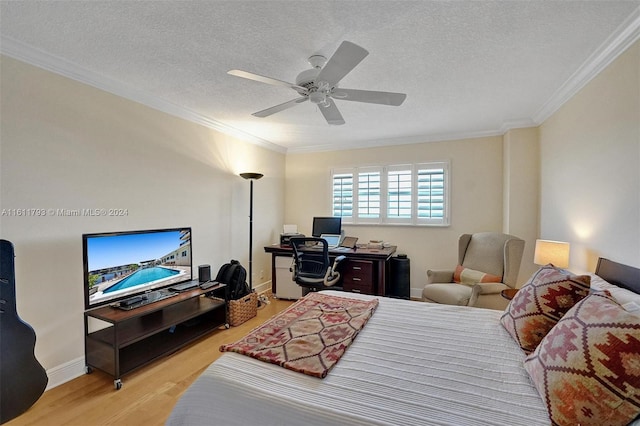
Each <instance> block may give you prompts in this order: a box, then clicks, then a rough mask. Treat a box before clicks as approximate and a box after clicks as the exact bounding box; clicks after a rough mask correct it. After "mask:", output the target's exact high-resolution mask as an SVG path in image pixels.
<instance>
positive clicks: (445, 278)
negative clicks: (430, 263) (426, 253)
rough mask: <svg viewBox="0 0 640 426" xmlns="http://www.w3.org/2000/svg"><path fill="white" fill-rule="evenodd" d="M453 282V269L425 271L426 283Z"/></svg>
mask: <svg viewBox="0 0 640 426" xmlns="http://www.w3.org/2000/svg"><path fill="white" fill-rule="evenodd" d="M450 282H453V271H432V270H431V269H429V270H428V271H427V284H434V283H450Z"/></svg>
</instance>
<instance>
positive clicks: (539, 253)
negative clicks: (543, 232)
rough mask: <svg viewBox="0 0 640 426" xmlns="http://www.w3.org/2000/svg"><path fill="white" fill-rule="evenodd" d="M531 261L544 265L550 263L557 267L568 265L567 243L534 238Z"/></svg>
mask: <svg viewBox="0 0 640 426" xmlns="http://www.w3.org/2000/svg"><path fill="white" fill-rule="evenodd" d="M533 263H535V264H536V265H546V264H548V263H551V264H552V265H553V266H556V267H558V268H566V267H568V266H569V243H565V242H562V241H550V240H536V249H535V252H534V254H533Z"/></svg>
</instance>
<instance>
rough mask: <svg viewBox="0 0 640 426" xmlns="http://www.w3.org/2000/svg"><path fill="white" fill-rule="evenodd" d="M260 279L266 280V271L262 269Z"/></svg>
mask: <svg viewBox="0 0 640 426" xmlns="http://www.w3.org/2000/svg"><path fill="white" fill-rule="evenodd" d="M260 279H261V280H264V269H260Z"/></svg>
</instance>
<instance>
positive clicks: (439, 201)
mask: <svg viewBox="0 0 640 426" xmlns="http://www.w3.org/2000/svg"><path fill="white" fill-rule="evenodd" d="M446 168H447V164H445V163H431V164H419V165H417V192H418V197H417V202H416V207H417V211H418V213H417V218H418V222H419V223H431V224H448V212H447V203H446V193H447V190H448V188H447V187H446V186H447V182H446V177H447V170H446Z"/></svg>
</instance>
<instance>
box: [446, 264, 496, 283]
mask: <svg viewBox="0 0 640 426" xmlns="http://www.w3.org/2000/svg"><path fill="white" fill-rule="evenodd" d="M453 282H454V283H460V284H470V285H473V284H477V283H500V282H502V277H499V276H497V275H491V274H487V273H485V272H481V271H476V270H475V269H471V268H465V267H464V266H462V265H458V266H456V270H455V271H454V272H453Z"/></svg>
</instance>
